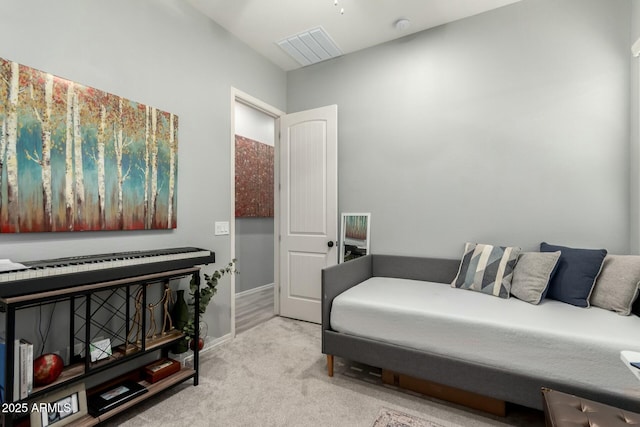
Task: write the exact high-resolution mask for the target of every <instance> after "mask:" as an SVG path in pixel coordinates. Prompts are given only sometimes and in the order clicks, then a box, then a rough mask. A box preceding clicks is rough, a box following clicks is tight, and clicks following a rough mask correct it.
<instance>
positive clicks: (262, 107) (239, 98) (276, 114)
mask: <svg viewBox="0 0 640 427" xmlns="http://www.w3.org/2000/svg"><path fill="white" fill-rule="evenodd" d="M236 102H240V103H241V104H244V105H246V106H248V107H251V108H253V109H256V110H258V111H260V112H262V113H264V114H266V115H268V116H270V117H273V119H274V121H275V125H274V132H275V137H274V159H273V173H274V177H273V185H274V189H273V196H274V201H273V221H274V224H273V226H274V229H273V251H274V252H273V262H274V265H273V292H274V298H273V312H274V314H276V315H279V314H280V244H279V242H278V236H279V235H280V191H279V184H280V161H279V155H280V135H279V130H280V117H281V116H283V115H285V114H286V113H285V112H283V111H281V110H279V109H278V108H276V107H274V106H272V105H269V104H267V103H266V102H264V101H262V100H260V99H258V98H256V97H254V96H251V95H249V94H248V93H245V92H243V91H241V90H239V89H236V88H235V87H233V86H232V87H231V102H230V104H231V126H230V129H231V132H230V136H229V140H230V147H231V150H230V151H231V158H230V163H231V167H230V170H231V179H230V180H229V181H230V183H231V191H230V193H231V205H230V206H231V215H230V218H231V220H230V221H229V240H230V245H231V248H230V253H231V259H235V257H236V209H235V206H236V112H235V104H236ZM230 277H231V337H232V338H235V336H236V279H235V275H234V274H232V275H231V276H230Z"/></svg>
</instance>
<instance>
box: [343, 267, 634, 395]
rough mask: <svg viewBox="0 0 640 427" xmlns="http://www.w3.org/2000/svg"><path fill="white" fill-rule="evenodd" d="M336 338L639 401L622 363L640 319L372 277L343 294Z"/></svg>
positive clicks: (447, 287) (446, 286)
mask: <svg viewBox="0 0 640 427" xmlns="http://www.w3.org/2000/svg"><path fill="white" fill-rule="evenodd" d="M331 328H332V329H333V330H335V331H338V332H342V333H347V334H352V335H358V336H362V337H366V338H371V339H376V340H381V341H385V342H389V343H393V344H398V345H403V346H406V347H412V348H416V349H420V350H426V351H428V352H431V353H436V354H441V355H445V356H449V357H454V358H458V359H464V360H473V361H476V362H479V363H481V364H487V365H492V366H496V365H497V366H501V367H503V368H505V369H509V370H512V371H516V372H524V373H529V374H533V375H535V376H538V377H541V378H553V379H556V380H560V381H566V382H570V383H573V384H578V383H581V384H583V385H590V386H594V387H598V388H600V389H606V390H609V391H611V392H613V393H621V394H625V395H631V396H637V397H639V398H640V381H638V379H637V378H636V377H635V376H633V375H632V373H631V372H629V369H627V368H626V367H625V366H624V365H623V363H622V362H621V360H620V351H621V350H633V351H640V317H638V316H620V315H618V314H616V313H614V312H610V311H607V310H603V309H600V308H595V307H591V308H579V307H574V306H572V305H569V304H565V303H562V302H559V301H553V300H544V301H543V302H542V303H541V304H539V305H537V306H536V305H532V304H529V303H526V302H523V301H520V300H518V299H516V298H513V297H512V298H509V299H502V298H498V297H494V296H491V295H485V294H481V293H479V292H473V291H469V290H462V289H455V288H452V287H451V286H450V285H448V284H443V283H432V282H423V281H416V280H407V279H395V278H383V277H373V278H371V279H368V280H366V281H364V282H362V283H361V284H359V285H357V286H354V287H353V288H351V289H349V290H347V291H346V292H344V293H342V294H340V295H338V296H337V297H336V298H335V299H334V301H333V306H332V309H331Z"/></svg>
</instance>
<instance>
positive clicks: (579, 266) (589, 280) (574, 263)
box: [540, 242, 607, 307]
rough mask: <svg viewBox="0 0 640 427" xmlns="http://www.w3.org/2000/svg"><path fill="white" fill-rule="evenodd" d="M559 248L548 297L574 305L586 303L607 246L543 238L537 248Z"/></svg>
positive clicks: (582, 305)
mask: <svg viewBox="0 0 640 427" xmlns="http://www.w3.org/2000/svg"><path fill="white" fill-rule="evenodd" d="M556 251H560V252H561V254H560V259H559V260H558V267H557V268H556V272H555V273H554V274H553V276H552V277H551V282H550V283H549V292H548V293H547V298H551V299H555V300H558V301H562V302H566V303H567V304H571V305H575V306H577V307H589V296H590V295H591V290H592V289H593V286H594V285H595V283H596V279H597V278H598V275H599V274H600V270H601V269H602V263H603V261H604V257H605V256H607V250H606V249H577V248H569V247H566V246H557V245H550V244H548V243H545V242H542V243H541V244H540V252H556Z"/></svg>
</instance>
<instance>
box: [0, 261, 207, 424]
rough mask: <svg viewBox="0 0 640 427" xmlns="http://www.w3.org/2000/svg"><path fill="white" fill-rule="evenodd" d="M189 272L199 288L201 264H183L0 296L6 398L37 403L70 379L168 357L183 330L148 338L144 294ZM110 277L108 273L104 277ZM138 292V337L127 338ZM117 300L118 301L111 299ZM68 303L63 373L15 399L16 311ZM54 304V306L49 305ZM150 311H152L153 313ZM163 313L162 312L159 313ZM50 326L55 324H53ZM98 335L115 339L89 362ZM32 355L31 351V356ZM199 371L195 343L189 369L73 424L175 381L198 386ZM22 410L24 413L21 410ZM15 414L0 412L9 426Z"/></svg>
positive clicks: (90, 420)
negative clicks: (112, 323) (108, 350)
mask: <svg viewBox="0 0 640 427" xmlns="http://www.w3.org/2000/svg"><path fill="white" fill-rule="evenodd" d="M189 276H191V278H192V280H193V281H194V282H195V283H196V285H197V286H198V289H199V287H200V268H199V267H187V268H180V269H176V270H170V271H163V272H156V273H150V274H141V275H136V276H132V277H126V278H120V279H117V280H106V281H101V282H96V283H91V284H85V285H80V286H72V287H69V288H63V289H56V290H51V291H44V292H33V293H28V294H25V295H18V296H12V297H1V298H0V315H4V316H5V323H4V324H5V331H4V332H5V345H6V352H5V353H6V354H5V356H6V357H5V385H4V388H5V389H4V401H5V402H7V403H24V402H26V403H28V404H29V406H30V405H31V404H32V403H37V402H38V398H39V397H43V396H44V395H46V394H48V393H51V392H54V391H56V390H61V389H64V388H65V387H68V386H70V385H72V384H75V383H78V382H83V381H84V380H87V379H89V378H90V377H92V376H95V375H98V374H102V375H103V376H104V377H106V380H105V382H108V381H109V380H110V379H113V378H115V377H117V376H118V375H113V376H111V377H110V376H109V370H110V369H112V368H115V367H117V366H121V365H126V364H128V363H129V364H131V363H132V362H134V361H135V360H136V359H138V358H140V357H142V356H144V355H147V354H150V353H152V352H156V351H159V352H160V355H161V357H167V356H168V353H169V349H170V347H171V346H172V345H174V344H175V343H177V342H178V341H180V340H181V339H183V338H184V337H185V335H184V334H183V333H181V332H179V331H177V330H175V329H174V330H173V331H169V332H166V333H165V334H163V333H162V331H159V332H158V336H157V337H156V336H153V337H148V336H147V335H148V334H149V331H148V326H149V325H148V324H147V323H148V322H147V318H148V316H149V320H150V319H151V317H150V316H151V315H147V307H148V294H149V293H150V292H149V291H150V290H153V289H155V293H158V287H162V290H164V289H165V285H168V284H169V283H170V282H171V281H172V280H177V279H181V278H185V277H189ZM107 277H108V276H107ZM138 291H141V293H142V306H141V307H142V315H141V316H140V318H139V322H140V323H141V326H140V330H141V336H140V340H139V342H138V343H137V344H136V342H135V341H134V342H131V340H130V335H131V333H132V329H133V328H134V327H136V328H137V326H136V325H135V323H134V322H133V321H132V316H133V314H134V312H135V304H134V301H133V298H132V297H133V295H134V294H136V293H137V292H138ZM194 298H195V307H198V302H199V292H195V295H194ZM114 300H116V301H114ZM57 303H66V304H68V305H69V310H68V311H69V313H68V315H69V318H68V322H69V335H68V340H69V341H68V347H69V349H70V356H71V360H70V363H68V364H67V365H66V366H65V367H64V369H63V371H62V374H61V375H60V376H59V377H58V379H57V380H56V381H54V382H53V383H51V384H49V385H47V386H42V387H35V386H34V388H33V392H32V393H31V394H30V395H29V396H28V397H27V398H25V399H19V398H16V396H14V395H13V394H14V393H13V389H14V387H13V383H14V381H15V379H16V377H17V376H18V373H17V372H14V366H15V363H14V362H15V360H14V354H15V353H14V345H15V341H16V338H17V339H20V338H21V337H17V336H16V316H17V315H18V313H20V311H21V310H25V309H29V308H33V307H36V308H37V307H38V306H43V305H48V304H57ZM52 309H53V308H52ZM152 313H153V312H152ZM161 313H162V314H163V313H164V312H163V311H162V312H161ZM101 317H103V318H104V317H108V318H114V317H115V318H118V319H119V320H118V321H117V322H116V323H119V326H118V327H117V328H116V329H115V330H114V329H109V327H107V326H106V325H105V324H104V323H101V320H100V318H101ZM193 322H194V325H196V328H195V336H194V338H195V342H198V338H199V337H198V334H199V329H198V327H197V325H199V322H200V319H199V313H198V310H193ZM51 326H53V325H51ZM94 327H95V328H97V332H93V329H92V328H94ZM97 335H102V336H106V337H107V338H109V339H110V340H111V341H112V343H113V344H115V345H114V346H113V348H114V350H113V355H112V356H110V357H109V358H107V359H103V360H99V361H95V362H92V361H91V356H90V354H91V352H90V348H89V346H90V343H91V342H92V341H93V340H94V339H95V337H96V336H97ZM78 346H82V347H81V348H82V351H81V352H79V354H74V353H75V349H76V348H77V347H78ZM35 358H36V355H35V354H34V359H35ZM198 371H199V349H198V346H194V350H193V368H187V367H183V368H182V370H181V371H179V372H178V373H176V374H173V375H172V376H171V377H169V378H168V379H166V380H164V381H161V382H159V383H157V384H148V383H145V384H144V385H145V386H147V387H149V388H150V390H153V392H152V393H145V394H143V395H141V396H140V397H139V398H137V399H135V400H133V401H131V402H129V403H128V404H126V405H123V406H122V407H117V408H115V409H114V410H112V411H110V412H109V413H106V414H104V416H100V417H98V418H94V417H91V416H90V415H87V416H86V417H84V418H83V419H81V420H79V421H77V422H74V425H86V426H90V425H95V424H98V423H100V422H102V421H104V420H105V419H107V418H109V417H111V416H113V415H114V414H115V413H119V412H121V411H123V410H126V409H127V408H129V407H130V406H131V405H133V404H136V403H138V402H139V401H142V400H145V399H147V398H149V397H151V396H153V395H155V394H157V393H159V392H160V391H162V390H164V389H168V388H170V387H173V386H175V385H177V384H179V383H182V382H184V381H187V380H189V379H193V385H194V386H196V385H198ZM23 415H24V414H23ZM18 418H19V416H17V414H2V425H4V426H12V425H13V424H14V422H15V421H16V420H17V419H18Z"/></svg>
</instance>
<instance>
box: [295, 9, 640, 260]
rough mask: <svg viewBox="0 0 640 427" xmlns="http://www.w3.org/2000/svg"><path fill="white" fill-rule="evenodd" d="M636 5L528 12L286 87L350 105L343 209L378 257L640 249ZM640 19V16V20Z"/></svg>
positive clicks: (441, 34) (392, 46) (402, 44)
mask: <svg viewBox="0 0 640 427" xmlns="http://www.w3.org/2000/svg"><path fill="white" fill-rule="evenodd" d="M630 7H631V2H630V0H620V1H614V2H612V1H608V0H562V1H557V0H523V1H521V2H519V3H516V4H514V5H510V6H506V7H503V8H501V9H497V10H495V11H491V12H488V13H484V14H481V15H478V16H475V17H471V18H469V19H464V20H461V21H458V22H455V23H451V24H448V25H444V26H441V27H438V28H435V29H432V30H428V31H425V32H422V33H418V34H416V35H412V36H407V37H405V38H403V39H400V40H397V41H393V42H390V43H387V44H384V45H382V46H378V47H374V48H370V49H367V50H365V51H361V52H359V53H356V54H352V55H346V56H344V57H342V58H338V59H335V60H332V61H330V62H326V63H321V64H318V65H315V66H310V67H307V68H304V69H301V70H296V71H292V72H289V73H288V74H287V106H288V111H298V110H304V109H308V108H313V107H318V106H321V105H328V104H338V106H339V113H338V114H339V117H338V120H339V124H338V128H339V133H338V136H339V179H340V183H339V189H340V191H339V209H340V211H342V212H371V213H372V218H371V224H372V230H371V235H372V241H371V244H372V246H371V250H372V252H373V253H393V254H419V255H433V256H451V257H459V256H460V253H461V252H462V249H463V244H464V242H465V241H477V242H484V243H493V244H501V245H518V246H521V247H523V248H524V249H526V250H533V249H536V248H537V247H538V245H539V243H540V242H541V241H548V242H551V243H555V244H565V245H574V246H581V247H605V248H607V249H609V251H610V252H611V253H625V252H628V251H629V247H630V241H629V231H630V227H629V223H630V213H629V212H630V204H629V191H630V190H629V188H630V186H629V181H630V180H629V177H630V174H629V129H630V119H629V91H630V60H631V58H630V50H629V47H630V19H631V15H630ZM636 16H637V14H636Z"/></svg>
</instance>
